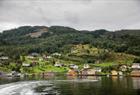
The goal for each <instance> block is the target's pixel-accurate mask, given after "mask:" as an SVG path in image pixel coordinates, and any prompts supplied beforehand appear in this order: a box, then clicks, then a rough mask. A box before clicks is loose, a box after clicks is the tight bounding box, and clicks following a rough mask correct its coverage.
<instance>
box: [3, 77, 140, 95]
mask: <svg viewBox="0 0 140 95" xmlns="http://www.w3.org/2000/svg"><path fill="white" fill-rule="evenodd" d="M0 95H140V78H136V77H133V78H132V77H120V78H118V77H93V76H92V77H83V78H75V77H54V78H46V79H37V80H36V78H32V79H30V80H29V79H15V78H14V79H11V78H9V79H4V78H3V79H0Z"/></svg>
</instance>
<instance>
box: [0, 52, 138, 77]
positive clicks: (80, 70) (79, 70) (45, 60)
mask: <svg viewBox="0 0 140 95" xmlns="http://www.w3.org/2000/svg"><path fill="white" fill-rule="evenodd" d="M61 56H62V54H60V53H53V54H51V55H45V54H44V55H40V54H38V53H31V54H29V55H27V56H21V61H20V62H19V63H17V64H16V65H18V66H19V67H20V68H19V69H20V71H19V70H16V69H15V70H12V71H11V72H9V73H5V72H2V71H1V72H0V76H9V77H21V76H28V75H41V76H50V75H51V76H52V75H55V74H57V73H63V74H64V75H67V76H134V77H140V63H132V64H131V65H127V64H121V65H116V66H115V65H114V66H115V67H116V69H113V68H111V67H109V68H106V69H105V68H103V67H100V66H93V65H91V64H81V65H77V64H72V63H71V64H65V63H63V62H61V60H54V59H55V58H59V57H61ZM8 59H9V58H8V57H7V56H1V57H0V62H2V61H6V60H8ZM1 64H2V63H1ZM96 64H99V63H96ZM8 65H9V64H8ZM37 68H39V69H40V71H39V70H38V69H37ZM41 69H42V70H41ZM45 69H46V70H45ZM32 70H33V71H32Z"/></svg>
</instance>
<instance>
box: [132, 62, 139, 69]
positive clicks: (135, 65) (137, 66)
mask: <svg viewBox="0 0 140 95" xmlns="http://www.w3.org/2000/svg"><path fill="white" fill-rule="evenodd" d="M131 68H132V69H140V63H133V65H132V66H131Z"/></svg>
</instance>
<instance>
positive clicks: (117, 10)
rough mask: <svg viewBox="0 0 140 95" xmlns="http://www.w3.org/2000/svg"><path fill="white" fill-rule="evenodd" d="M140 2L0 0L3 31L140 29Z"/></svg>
mask: <svg viewBox="0 0 140 95" xmlns="http://www.w3.org/2000/svg"><path fill="white" fill-rule="evenodd" d="M139 5H140V2H139V1H138V0H1V1H0V13H1V15H0V30H1V31H2V30H5V29H10V28H14V27H18V26H21V25H46V26H51V25H64V26H70V27H73V28H76V29H86V30H87V29H88V30H94V29H103V28H104V29H109V30H119V29H126V28H127V29H129V28H130V29H133V28H134V29H138V28H139V27H140V19H139V17H140V6H139Z"/></svg>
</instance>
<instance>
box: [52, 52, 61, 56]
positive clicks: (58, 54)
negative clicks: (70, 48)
mask: <svg viewBox="0 0 140 95" xmlns="http://www.w3.org/2000/svg"><path fill="white" fill-rule="evenodd" d="M52 55H54V56H61V54H60V53H57V52H56V53H53V54H52Z"/></svg>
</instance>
